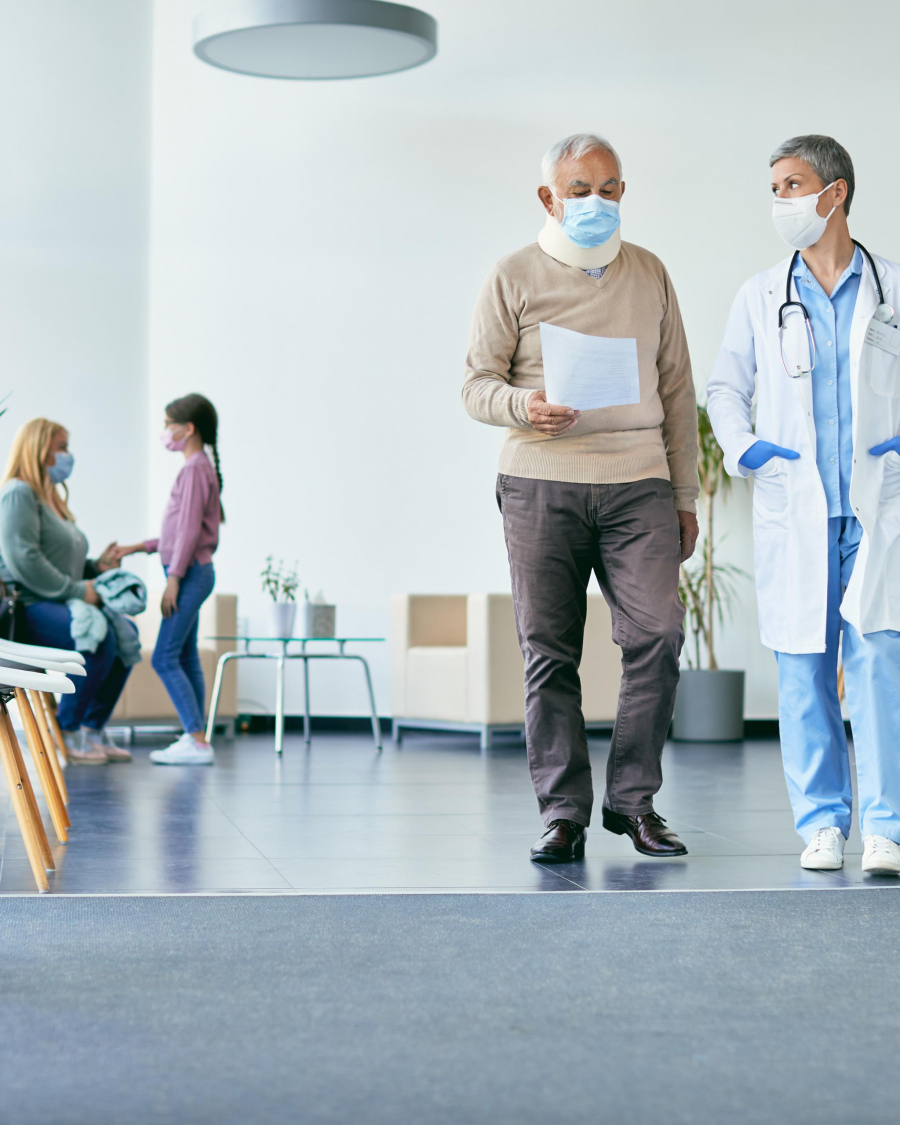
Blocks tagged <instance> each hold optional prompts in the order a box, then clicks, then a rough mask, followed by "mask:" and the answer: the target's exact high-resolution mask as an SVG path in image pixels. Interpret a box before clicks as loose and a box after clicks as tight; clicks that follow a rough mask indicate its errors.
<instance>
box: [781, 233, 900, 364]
mask: <svg viewBox="0 0 900 1125" xmlns="http://www.w3.org/2000/svg"><path fill="white" fill-rule="evenodd" d="M852 241H853V245H854V246H858V247H859V249H860V250H861V251H862V252H863V254H865V256H866V258H867V259H868V262H869V265H870V267H871V269H872V276H873V277H874V278H875V288H876V289H877V290H878V305H879V307H881V306H883V305H884V290H883V289H882V288H881V279H880V278H879V276H878V270H877V269H876V268H875V259H874V258H873V257H872V255H871V254H870V253H869V251H868V250H867V249H866V248H865V246H863V244H862V243H861V242H857V241H856V239H855V238H854V239H853V240H852ZM799 257H800V251H799V250H795V251H794V255H793V257H792V258H791V264H790V265H789V266H788V272H787V281H786V282H785V286H784V303H783V304H782V305H780V306H779V309H778V351H779V353H780V354H781V366H782V367H783V368H784V372H785V374H786V375H787V376H788V377H789V378H791V379H796V378H798V377H799V376H800V375H811V374H812V373H813V371H815V369H816V337H815V335H814V333H813V330H812V323H811V321H810V317H809V312H808V311H807V308H806V305H804V304H803V302H802V301H800V300H797V301H793V300H791V284H792V282H793V280H794V266H796V264H797V259H798V258H799ZM791 308H797V309H799V310H800V311H801V313H802V314H803V320H804V322H805V324H806V331H807V333H808V335H809V339H810V343H811V344H812V365H811V366H810V369H809V371H808V372H807V371H801V370H799V369H798V370H797V371H788V366H787V364H786V363H785V362H784V314H785V310H786V309H791ZM893 315H894V310H893V309H891V316H893Z"/></svg>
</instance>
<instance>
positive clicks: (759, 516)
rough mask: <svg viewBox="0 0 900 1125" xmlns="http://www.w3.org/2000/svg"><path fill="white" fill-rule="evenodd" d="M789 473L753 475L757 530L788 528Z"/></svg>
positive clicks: (754, 516)
mask: <svg viewBox="0 0 900 1125" xmlns="http://www.w3.org/2000/svg"><path fill="white" fill-rule="evenodd" d="M787 515H788V494H787V473H785V472H784V470H783V469H778V471H777V472H774V473H768V474H764V475H762V476H757V475H756V474H755V473H754V475H753V522H754V525H755V526H756V527H757V528H762V527H767V528H772V529H773V530H775V529H786V528H787Z"/></svg>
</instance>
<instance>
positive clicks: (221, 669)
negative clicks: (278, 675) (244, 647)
mask: <svg viewBox="0 0 900 1125" xmlns="http://www.w3.org/2000/svg"><path fill="white" fill-rule="evenodd" d="M246 655H247V654H246V653H243V652H225V653H223V654H222V655H221V656H220V657H219V662H218V664H217V665H216V682H215V686H214V687H213V693H212V700H211V702H210V706H209V718H208V719H207V720H206V741H207V742H212V737H213V733H214V732H215V729H216V711H217V710H218V707H219V694H220V693H221V691H222V676H223V675H224V673H225V665H226V664H227V663H228V661H229V660H237V659H238V657H241V656H246Z"/></svg>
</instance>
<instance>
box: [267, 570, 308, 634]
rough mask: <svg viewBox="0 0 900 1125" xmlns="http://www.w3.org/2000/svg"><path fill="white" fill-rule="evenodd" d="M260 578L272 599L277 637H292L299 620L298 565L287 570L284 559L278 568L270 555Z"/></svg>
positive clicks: (273, 620) (273, 621)
mask: <svg viewBox="0 0 900 1125" xmlns="http://www.w3.org/2000/svg"><path fill="white" fill-rule="evenodd" d="M260 577H261V578H262V588H263V593H264V594H268V595H269V597H270V598H271V599H272V624H273V627H274V630H275V636H276V637H292V636H293V635H294V622H295V620H296V618H297V590H298V588H299V586H300V579H299V578H298V577H297V567H296V564H295V565H294V567H293V568H291V569H285V566H284V559H282V560H281V561H280V562H279V563H278V565H277V566H276V565H275V562H274V558H273V556H272V555H269V556H268V557H267V558H266V565H265V569H264V570H263V572H262V574H261V576H260Z"/></svg>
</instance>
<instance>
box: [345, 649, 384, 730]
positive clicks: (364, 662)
mask: <svg viewBox="0 0 900 1125" xmlns="http://www.w3.org/2000/svg"><path fill="white" fill-rule="evenodd" d="M342 655H343V654H342ZM344 659H345V660H358V661H359V662H360V664H362V666H363V672H365V675H366V688H367V689H368V692H369V711H370V714H371V716H372V735H373V737H374V739H375V749H376V750H378V751H380V750H381V722H380V721H379V718H378V708H377V707H376V705H375V690H374V688H373V687H372V676H371V673H370V672H369V664H368V661H367V660H366V658H365V657H364V656H356V655H355V654H350V653H348V654H346V655H344Z"/></svg>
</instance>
